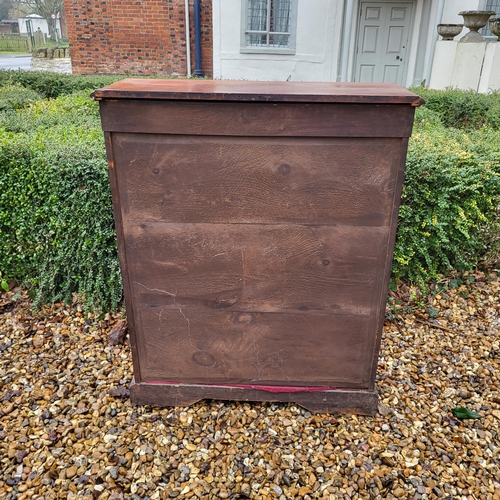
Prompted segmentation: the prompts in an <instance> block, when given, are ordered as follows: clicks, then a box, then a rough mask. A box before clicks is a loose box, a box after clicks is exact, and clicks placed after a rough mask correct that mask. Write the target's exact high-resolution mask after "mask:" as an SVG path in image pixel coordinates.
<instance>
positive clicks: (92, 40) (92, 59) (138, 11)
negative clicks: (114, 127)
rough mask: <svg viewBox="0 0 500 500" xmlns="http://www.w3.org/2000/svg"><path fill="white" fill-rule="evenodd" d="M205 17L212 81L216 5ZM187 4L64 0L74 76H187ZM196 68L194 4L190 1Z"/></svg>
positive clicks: (206, 66)
mask: <svg viewBox="0 0 500 500" xmlns="http://www.w3.org/2000/svg"><path fill="white" fill-rule="evenodd" d="M200 3H201V9H200V10H201V13H200V25H201V47H202V50H201V53H202V69H203V74H204V75H207V76H212V50H213V47H212V45H213V44H212V1H211V0H202V1H201V2H200ZM184 7H185V3H184V0H145V1H138V0H64V8H65V11H66V22H67V25H68V37H69V42H70V47H71V54H72V66H73V73H75V74H93V73H107V74H128V73H130V74H131V75H155V74H157V75H186V74H187V56H186V26H185V19H186V18H185V11H184ZM189 8H190V12H189V19H190V47H191V68H192V71H193V73H194V69H195V62H194V61H195V35H194V0H189Z"/></svg>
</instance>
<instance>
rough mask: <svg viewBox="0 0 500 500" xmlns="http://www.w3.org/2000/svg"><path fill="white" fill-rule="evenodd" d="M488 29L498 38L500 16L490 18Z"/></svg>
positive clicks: (499, 34) (499, 33)
mask: <svg viewBox="0 0 500 500" xmlns="http://www.w3.org/2000/svg"><path fill="white" fill-rule="evenodd" d="M490 31H491V32H492V33H493V34H494V35H496V36H497V37H498V38H499V39H500V17H492V18H491V19H490Z"/></svg>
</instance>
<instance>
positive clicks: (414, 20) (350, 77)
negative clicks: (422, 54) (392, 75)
mask: <svg viewBox="0 0 500 500" xmlns="http://www.w3.org/2000/svg"><path fill="white" fill-rule="evenodd" d="M347 1H352V2H353V4H354V5H353V11H352V13H353V15H352V19H351V20H350V22H351V33H350V35H351V36H350V40H349V53H348V64H347V68H348V70H347V75H346V77H347V78H346V81H348V82H353V81H354V76H355V73H356V48H357V41H358V35H359V29H360V9H361V3H362V2H363V1H370V2H372V3H377V2H380V3H399V2H401V1H403V2H411V3H413V9H412V16H411V20H410V36H409V39H408V40H409V47H408V49H409V50H408V65H407V67H406V77H405V79H404V81H403V86H405V87H410V86H411V85H412V83H413V79H414V76H415V66H416V61H417V49H418V45H419V39H420V25H421V23H422V11H423V4H424V0H347ZM345 21H346V22H349V19H346V20H345Z"/></svg>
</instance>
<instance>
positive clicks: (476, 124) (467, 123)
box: [410, 87, 500, 130]
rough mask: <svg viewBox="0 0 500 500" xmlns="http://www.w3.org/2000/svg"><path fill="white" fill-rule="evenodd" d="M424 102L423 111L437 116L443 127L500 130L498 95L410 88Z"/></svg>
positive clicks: (496, 93) (499, 98) (493, 93)
mask: <svg viewBox="0 0 500 500" xmlns="http://www.w3.org/2000/svg"><path fill="white" fill-rule="evenodd" d="M410 90H412V91H413V92H415V93H417V94H419V95H420V96H422V97H423V98H424V99H425V105H424V109H427V110H431V111H433V112H435V113H437V115H438V116H439V118H440V120H441V122H442V124H443V125H444V126H445V127H454V128H464V129H476V130H477V129H480V128H483V127H487V128H494V129H496V130H499V129H500V92H491V93H489V94H478V93H477V92H474V91H472V90H470V91H464V90H451V89H450V90H432V89H426V88H424V87H416V88H413V89H410Z"/></svg>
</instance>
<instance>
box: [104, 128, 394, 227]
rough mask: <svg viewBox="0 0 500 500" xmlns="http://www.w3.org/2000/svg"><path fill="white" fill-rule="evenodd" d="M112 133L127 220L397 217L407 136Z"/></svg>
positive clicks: (363, 222) (377, 220)
mask: <svg viewBox="0 0 500 500" xmlns="http://www.w3.org/2000/svg"><path fill="white" fill-rule="evenodd" d="M113 138H114V143H115V145H116V147H115V149H116V154H115V161H116V162H117V164H118V165H119V168H120V191H121V193H122V194H121V196H122V207H123V208H122V209H123V211H124V215H125V217H126V218H127V220H134V221H137V222H142V221H144V222H152V221H164V222H205V223H228V222H238V223H272V222H290V223H292V222H293V223H301V224H350V225H360V226H382V225H388V224H389V217H390V214H391V208H392V203H393V197H394V186H395V184H394V176H395V173H396V171H397V169H398V166H399V164H400V162H401V153H400V150H401V148H400V140H399V139H392V140H384V141H380V140H379V139H312V138H310V139H305V138H269V139H267V138H266V139H264V138H234V137H229V138H228V137H192V136H191V137H190V136H161V135H156V134H155V135H149V134H140V135H138V134H114V135H113ZM367 165H369V167H368V168H367Z"/></svg>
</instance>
